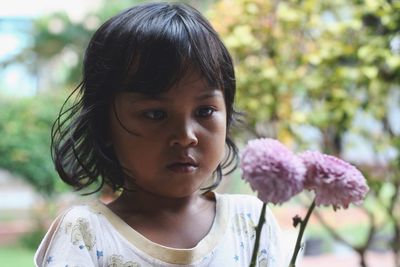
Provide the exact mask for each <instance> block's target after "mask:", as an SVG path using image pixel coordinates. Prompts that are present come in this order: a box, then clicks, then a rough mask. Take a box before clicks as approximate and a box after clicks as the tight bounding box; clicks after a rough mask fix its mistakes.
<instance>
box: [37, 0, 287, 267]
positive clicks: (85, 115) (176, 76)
mask: <svg viewBox="0 0 400 267" xmlns="http://www.w3.org/2000/svg"><path fill="white" fill-rule="evenodd" d="M77 89H79V92H80V98H79V101H78V102H77V103H76V104H75V105H74V106H73V107H72V108H69V109H67V110H66V111H61V112H60V116H59V118H58V120H57V121H56V123H55V124H54V127H53V131H52V141H53V143H52V152H53V159H54V162H55V165H56V169H57V171H58V173H59V174H60V177H61V179H62V180H63V181H64V182H66V183H67V184H69V185H72V186H73V187H75V188H76V189H78V190H79V189H84V188H87V187H89V186H93V185H96V186H97V188H96V189H95V190H94V191H98V190H100V189H101V188H102V187H103V185H105V184H107V185H109V186H111V187H112V189H113V190H114V191H119V192H121V193H120V196H119V197H118V198H117V199H116V200H115V201H113V202H112V203H110V204H108V205H105V204H102V203H100V202H99V201H98V202H95V203H89V204H85V205H77V206H74V207H72V208H70V209H69V210H67V211H66V212H64V213H63V214H61V215H60V216H59V217H58V218H57V219H56V220H55V222H54V223H53V224H52V226H51V227H50V229H49V231H48V233H47V234H46V236H45V238H44V240H43V241H42V243H41V245H40V247H39V249H38V251H37V252H36V255H35V263H36V266H60V267H65V266H71V267H72V266H142V267H144V266H214V267H221V266H248V265H249V262H250V258H251V254H252V250H253V246H254V241H255V240H254V239H255V229H254V227H255V224H256V223H257V222H258V219H259V214H260V210H261V202H260V201H259V200H258V199H256V198H255V197H251V196H243V195H222V194H217V193H214V192H213V189H215V188H216V187H217V186H218V184H219V182H220V181H221V177H222V175H223V171H225V173H229V172H230V171H232V170H233V169H234V167H235V166H236V162H237V149H236V146H235V145H234V143H233V142H232V140H231V138H230V136H229V129H230V127H231V125H232V123H233V122H234V121H235V115H236V113H235V111H234V109H233V100H234V95H235V75H234V70H233V65H232V60H231V57H230V55H229V53H228V51H227V50H226V48H225V46H224V45H223V44H222V42H221V40H220V39H219V37H218V35H217V33H216V32H215V31H214V30H213V28H212V27H211V25H210V24H209V23H208V22H207V20H206V19H205V18H204V17H203V16H202V15H201V14H200V13H199V12H198V11H196V10H195V9H193V8H191V7H189V6H187V5H184V4H169V3H158V4H145V5H140V6H136V7H133V8H130V9H128V10H126V11H124V12H122V13H120V14H119V15H117V16H115V17H113V18H111V19H110V20H108V21H107V22H106V23H104V24H103V25H102V26H101V27H100V28H99V29H98V30H97V31H96V33H95V34H94V36H93V37H92V39H91V41H90V43H89V45H88V48H87V49H86V54H85V58H84V69H83V81H82V83H81V84H80V86H79V87H78V88H77ZM257 261H258V265H259V266H269V267H281V266H282V262H281V247H280V242H279V229H278V226H277V224H276V222H275V220H274V218H273V216H272V215H271V213H270V212H267V216H266V225H265V226H264V228H263V234H262V240H261V245H260V249H259V251H258V258H257Z"/></svg>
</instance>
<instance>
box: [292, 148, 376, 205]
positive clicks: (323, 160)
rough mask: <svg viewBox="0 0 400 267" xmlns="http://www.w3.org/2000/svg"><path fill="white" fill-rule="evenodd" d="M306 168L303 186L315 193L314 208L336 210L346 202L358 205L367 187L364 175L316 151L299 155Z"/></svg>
mask: <svg viewBox="0 0 400 267" xmlns="http://www.w3.org/2000/svg"><path fill="white" fill-rule="evenodd" d="M299 156H300V157H301V158H302V160H303V162H304V164H305V166H306V168H307V173H306V179H305V182H304V187H305V188H306V189H309V190H314V191H315V203H316V204H317V205H332V206H333V208H334V209H335V210H336V209H338V208H340V207H343V208H345V209H346V208H348V206H349V204H350V203H354V204H361V202H362V200H363V199H364V198H365V195H366V194H367V192H368V190H369V188H368V185H367V183H366V181H365V178H364V176H363V175H362V174H361V172H360V171H359V170H357V169H356V168H355V167H354V166H352V165H350V164H349V163H347V162H345V161H343V160H341V159H338V158H336V157H333V156H329V155H325V154H321V153H319V152H317V151H306V152H303V153H301V154H300V155H299Z"/></svg>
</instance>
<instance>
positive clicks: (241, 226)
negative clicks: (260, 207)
mask: <svg viewBox="0 0 400 267" xmlns="http://www.w3.org/2000/svg"><path fill="white" fill-rule="evenodd" d="M231 229H232V231H233V232H235V233H243V234H245V235H246V236H248V237H250V239H254V238H255V236H256V226H255V224H254V222H253V220H252V219H251V218H250V216H249V215H246V214H244V213H238V214H236V215H235V216H234V218H233V223H232V226H231Z"/></svg>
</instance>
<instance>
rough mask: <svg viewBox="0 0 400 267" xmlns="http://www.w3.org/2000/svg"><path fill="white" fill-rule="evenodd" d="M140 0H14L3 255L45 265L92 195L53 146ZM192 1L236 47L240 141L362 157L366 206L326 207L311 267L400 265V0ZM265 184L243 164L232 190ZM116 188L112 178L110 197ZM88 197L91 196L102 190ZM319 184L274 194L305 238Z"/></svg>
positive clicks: (1, 179) (228, 188) (7, 77)
mask: <svg viewBox="0 0 400 267" xmlns="http://www.w3.org/2000/svg"><path fill="white" fill-rule="evenodd" d="M141 2H150V1H133V0H131V1H128V0H118V1H117V0H107V1H106V0H86V1H82V0H69V1H52V0H12V1H9V0H1V1H0V259H1V260H0V262H1V263H0V265H1V266H7V267H21V266H33V263H32V257H33V254H34V251H35V249H36V248H37V246H38V244H39V242H40V240H41V238H42V237H43V234H44V233H45V230H46V229H47V227H48V226H49V223H50V222H51V221H52V219H53V218H54V217H55V216H56V215H57V214H58V213H59V212H60V211H61V210H62V209H64V208H65V207H67V206H68V205H71V203H73V202H74V201H76V199H81V198H82V197H80V196H79V195H78V194H76V193H73V192H71V190H70V189H69V188H67V187H66V186H65V185H63V184H62V183H61V182H60V181H59V179H58V178H57V175H56V173H55V171H54V168H53V165H52V162H51V157H50V150H49V145H50V129H51V125H52V122H53V120H54V119H55V118H56V116H57V114H58V111H59V109H60V107H61V105H62V103H63V101H64V99H65V97H66V96H67V95H68V93H70V92H71V91H72V90H73V89H74V88H75V87H76V86H77V85H78V83H79V81H80V72H81V61H82V56H83V52H84V49H85V47H86V44H87V42H88V40H89V38H90V36H91V34H92V33H93V31H94V30H95V29H96V28H97V27H98V26H100V24H101V23H102V22H104V21H105V20H106V19H107V18H109V17H111V16H112V15H114V14H115V13H117V12H119V11H121V10H123V9H125V8H127V7H130V6H132V5H135V4H138V3H141ZM181 2H187V3H189V4H192V5H193V6H195V7H197V8H198V9H200V10H201V11H202V12H203V13H204V14H205V15H206V16H207V18H209V20H210V21H211V23H212V24H213V25H214V26H215V28H216V29H217V31H218V32H219V33H220V35H221V37H222V39H223V40H224V42H225V43H226V45H227V47H228V49H229V50H230V51H231V53H232V55H233V58H234V61H235V64H236V73H237V84H238V91H237V108H238V109H239V110H241V111H244V112H245V113H246V120H245V123H244V124H243V125H240V127H238V128H236V129H235V131H234V134H235V138H236V140H237V143H238V145H239V147H243V145H244V144H245V143H246V142H247V140H249V139H252V138H257V137H271V138H277V139H279V140H280V141H282V142H283V143H285V144H286V145H288V146H289V147H290V148H292V149H293V150H295V151H303V150H307V149H313V150H319V151H322V152H324V153H329V154H333V155H336V156H338V157H341V158H343V159H345V160H347V161H349V162H351V163H352V164H354V165H356V166H357V167H358V168H359V169H360V170H361V171H362V172H363V174H364V175H365V177H366V178H367V179H368V183H369V186H370V192H369V194H368V196H367V199H366V201H365V203H364V205H363V206H359V207H356V206H351V207H350V208H349V209H347V210H339V211H336V212H334V211H333V210H332V208H329V207H326V208H324V207H322V208H318V209H317V212H315V214H314V215H313V217H312V219H311V224H310V225H309V227H308V229H307V230H306V238H305V248H304V250H303V256H302V259H301V262H300V263H299V265H298V266H300V267H301V266H304V267H314V266H325V267H329V266H344V267H358V266H365V267H367V266H368V267H399V266H400V196H399V195H400V192H399V191H400V1H398V0H365V1H363V0H268V1H266V0H252V1H250V0H219V1H218V0H208V1H194V0H193V1H181ZM218 190H219V191H222V192H228V193H246V194H253V193H252V192H251V190H250V188H249V186H248V184H246V183H244V182H243V181H242V180H241V179H240V173H239V171H237V172H235V173H233V174H232V175H230V176H229V177H226V178H225V179H224V182H223V184H222V185H221V186H220V188H219V189H218ZM90 197H100V198H102V199H103V200H104V201H109V200H110V199H111V198H112V195H111V193H110V192H109V191H107V190H104V191H103V192H101V193H99V194H98V195H97V196H90ZM90 197H83V198H90ZM311 197H312V196H311V195H307V194H305V193H303V194H301V195H299V196H298V197H296V198H295V199H293V200H292V201H290V202H289V203H286V204H284V205H282V206H278V207H272V209H273V210H274V212H275V214H276V216H277V218H278V220H279V222H280V224H281V225H282V228H283V230H284V234H285V236H286V237H287V238H285V240H286V244H287V246H288V247H291V246H292V244H293V242H294V239H295V237H296V235H297V229H295V228H294V227H293V226H292V217H293V216H294V215H296V214H298V215H300V216H304V215H305V213H306V208H307V206H308V205H309V204H310V202H311V201H310V199H311Z"/></svg>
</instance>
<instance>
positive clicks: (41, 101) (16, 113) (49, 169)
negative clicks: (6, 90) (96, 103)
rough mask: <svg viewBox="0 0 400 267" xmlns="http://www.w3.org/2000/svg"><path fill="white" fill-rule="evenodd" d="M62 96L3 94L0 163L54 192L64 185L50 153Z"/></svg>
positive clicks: (39, 187)
mask: <svg viewBox="0 0 400 267" xmlns="http://www.w3.org/2000/svg"><path fill="white" fill-rule="evenodd" d="M62 95H63V97H61V96H57V97H56V96H50V95H40V96H35V97H29V98H22V99H20V98H9V97H0V106H1V108H2V112H0V136H1V138H0V155H1V157H0V167H1V168H4V169H7V170H9V171H11V172H12V173H15V174H17V175H19V176H21V177H23V178H24V179H25V180H27V181H28V182H29V183H30V184H32V185H33V186H34V187H35V188H36V189H37V191H38V192H40V193H42V194H44V195H45V196H51V195H52V194H53V193H56V192H58V191H60V190H61V189H62V185H61V182H59V181H58V180H59V179H58V178H57V175H56V172H55V170H54V167H53V164H52V161H51V156H50V129H51V125H52V123H53V121H54V120H55V117H56V115H57V114H58V110H59V108H60V106H61V104H62V101H63V100H62V98H64V97H65V94H64V93H62Z"/></svg>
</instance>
